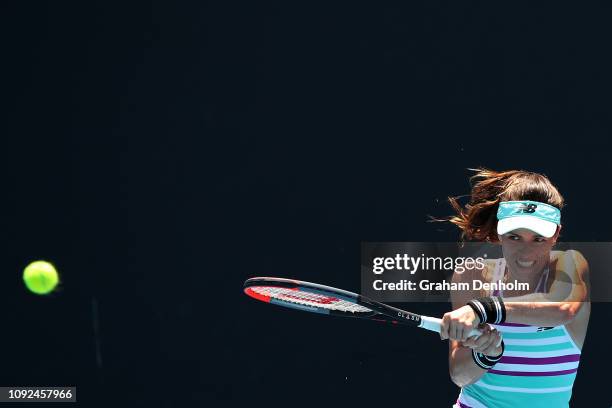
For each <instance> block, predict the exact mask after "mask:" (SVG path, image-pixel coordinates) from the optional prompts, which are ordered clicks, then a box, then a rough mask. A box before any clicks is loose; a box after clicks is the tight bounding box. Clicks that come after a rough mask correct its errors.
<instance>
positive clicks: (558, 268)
mask: <svg viewBox="0 0 612 408" xmlns="http://www.w3.org/2000/svg"><path fill="white" fill-rule="evenodd" d="M550 260H551V265H553V266H554V270H555V272H556V273H557V275H559V274H565V275H568V276H569V277H570V278H572V280H577V279H578V280H585V279H586V275H587V274H588V271H589V263H588V262H587V260H586V258H585V257H584V255H582V253H581V252H580V251H577V250H575V249H569V250H567V251H551V252H550Z"/></svg>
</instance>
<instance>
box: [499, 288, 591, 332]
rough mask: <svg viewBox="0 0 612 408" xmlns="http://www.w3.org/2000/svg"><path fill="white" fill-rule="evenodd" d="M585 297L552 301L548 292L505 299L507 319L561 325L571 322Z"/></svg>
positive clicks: (522, 322)
mask: <svg viewBox="0 0 612 408" xmlns="http://www.w3.org/2000/svg"><path fill="white" fill-rule="evenodd" d="M583 303H584V299H580V300H576V301H563V302H552V301H550V298H549V297H548V296H547V295H546V294H541V293H533V294H530V295H525V296H518V297H512V298H506V299H504V305H505V306H506V321H507V322H510V323H521V324H529V325H533V326H559V325H562V324H567V323H569V322H571V321H572V320H573V319H574V317H576V315H577V314H578V311H579V310H580V308H581V307H582V305H583Z"/></svg>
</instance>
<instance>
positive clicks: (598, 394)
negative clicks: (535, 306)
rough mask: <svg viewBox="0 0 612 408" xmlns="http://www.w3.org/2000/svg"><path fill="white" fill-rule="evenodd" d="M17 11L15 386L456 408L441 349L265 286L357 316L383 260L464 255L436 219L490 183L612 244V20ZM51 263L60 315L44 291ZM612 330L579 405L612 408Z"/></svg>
mask: <svg viewBox="0 0 612 408" xmlns="http://www.w3.org/2000/svg"><path fill="white" fill-rule="evenodd" d="M2 7H3V10H2V12H1V13H0V30H1V35H2V38H3V48H2V62H3V64H2V65H3V69H4V73H3V75H2V80H3V87H2V89H3V92H2V94H3V98H2V101H3V109H2V111H3V112H4V115H3V116H4V118H3V120H2V124H3V132H2V133H3V148H2V149H1V152H2V160H1V162H2V165H3V169H2V174H3V177H2V179H3V191H4V199H3V201H4V211H3V217H1V220H2V221H1V222H2V230H3V232H4V233H3V234H2V235H1V237H2V247H3V248H4V251H3V254H4V256H3V258H2V259H3V261H2V271H3V273H2V287H3V288H4V294H3V296H2V304H3V306H4V307H3V313H2V315H3V318H4V335H3V336H2V345H3V347H2V350H3V351H4V353H3V357H2V370H0V373H1V374H0V383H1V384H2V385H68V384H70V385H72V384H75V385H77V386H78V396H79V400H80V401H81V404H82V405H87V406H108V405H109V404H117V403H118V402H119V401H123V402H124V405H126V406H131V407H139V406H142V407H144V406H147V407H149V406H163V407H171V406H207V407H208V406H223V405H234V404H236V403H239V402H240V403H244V402H249V403H256V404H257V405H264V404H265V405H272V406H274V405H280V403H278V404H276V403H275V402H277V401H283V400H285V399H288V400H290V401H293V404H294V405H299V404H300V403H304V402H306V401H308V400H310V399H312V400H315V399H318V400H319V401H323V402H321V405H331V404H332V403H335V404H339V405H341V406H347V405H349V404H350V405H362V404H365V403H372V404H377V406H378V405H380V406H382V405H383V404H386V405H391V404H395V405H402V406H416V405H419V404H420V405H423V404H424V405H426V406H432V407H446V406H450V405H451V403H452V401H454V399H455V398H456V395H457V393H458V389H457V388H456V387H455V386H454V385H453V384H452V383H451V381H450V379H449V376H448V372H447V362H446V359H447V357H446V353H447V344H446V343H445V342H441V341H439V340H438V339H436V337H435V336H434V335H431V334H427V333H421V332H418V333H417V332H415V331H413V330H410V329H398V328H393V327H386V326H380V325H376V324H368V323H361V322H355V321H350V320H347V321H345V320H337V319H322V318H320V317H319V316H314V315H312V316H311V315H307V314H298V313H297V312H294V311H288V310H274V309H273V308H271V307H269V306H266V305H263V304H258V303H255V302H254V301H253V300H251V299H248V298H247V297H246V296H244V295H243V294H242V291H241V285H242V282H243V281H244V279H246V278H247V277H250V276H254V275H271V276H284V277H295V278H299V279H304V280H310V281H315V282H321V283H325V284H329V285H333V286H339V287H342V288H346V289H348V290H355V291H356V290H358V289H359V248H360V242H362V241H453V240H456V239H457V238H458V233H457V231H455V230H453V229H452V228H451V227H450V226H448V225H441V224H431V223H428V222H427V219H428V218H427V216H428V215H434V216H445V215H448V214H449V212H450V207H449V206H448V205H447V204H446V202H445V198H446V197H447V196H448V195H459V194H466V193H467V192H468V191H469V184H468V182H467V177H468V175H469V172H468V171H467V170H466V168H468V167H476V166H481V165H482V166H488V167H491V168H494V169H514V168H522V169H527V170H531V171H537V172H543V173H545V174H547V175H548V176H549V177H550V178H551V180H552V181H553V182H554V183H556V184H557V185H558V187H559V189H560V190H561V192H562V193H563V194H564V195H565V198H566V200H567V204H568V205H567V208H566V210H565V211H564V214H563V220H564V229H563V237H562V238H563V239H564V240H566V241H610V240H612V236H611V234H610V230H611V224H612V221H611V220H610V217H608V216H607V214H606V205H607V203H609V200H610V198H611V197H610V190H609V178H608V175H609V173H610V170H611V167H612V166H611V164H610V158H609V155H610V146H609V143H608V141H607V140H606V139H607V138H608V137H609V135H610V132H611V130H612V123H611V122H610V114H609V113H610V108H611V107H612V106H611V102H610V90H611V80H610V72H611V68H612V66H611V65H612V64H611V63H610V59H609V52H608V50H609V38H610V34H611V32H610V28H609V26H610V25H609V21H608V20H609V19H608V17H607V16H608V15H609V11H610V10H604V9H600V8H598V7H589V6H581V7H580V8H577V6H576V5H571V6H569V7H568V6H564V5H561V4H558V3H555V4H554V5H549V6H542V7H540V8H535V7H533V8H532V7H530V8H523V7H519V6H516V7H515V6H514V5H513V6H512V7H511V6H505V7H504V6H496V7H492V6H488V5H482V4H476V3H474V4H469V5H462V6H460V5H457V4H446V3H442V2H428V3H427V4H426V5H414V4H404V5H400V4H399V3H372V2H370V3H356V2H332V3H330V2H324V3H313V2H306V3H294V2H278V3H276V4H273V3H266V4H255V3H253V2H244V3H238V2H210V3H208V4H203V3H201V2H153V3H149V2H139V3H134V2H118V3H115V4H111V3H108V2H71V3H67V2H55V3H51V2H49V3H38V4H31V3H23V2H21V3H20V2H13V3H11V4H5V5H3V6H2ZM34 259H47V260H50V261H53V262H55V263H56V265H57V266H58V268H59V269H60V272H61V273H62V281H63V283H62V285H61V288H60V291H58V292H57V293H55V294H53V295H52V296H49V297H36V296H34V295H31V294H29V293H27V292H26V290H25V289H24V287H23V284H22V282H21V281H20V279H21V277H20V271H21V270H22V268H23V267H24V266H25V265H26V264H27V263H28V262H29V261H31V260H34ZM94 299H95V301H96V302H97V304H98V309H99V325H100V339H99V340H100V350H101V354H102V364H101V365H100V364H98V363H96V354H95V343H94V329H93V311H92V302H93V301H94ZM411 307H412V308H413V309H415V311H417V312H422V313H427V314H431V315H441V314H442V313H444V312H445V311H447V310H448V307H449V305H445V304H438V305H418V304H417V305H412V306H411ZM610 311H611V308H610V306H609V305H607V304H596V305H594V307H593V312H592V320H591V324H590V328H589V336H588V338H587V341H586V344H585V346H584V350H583V359H582V363H581V368H580V371H579V375H578V378H577V380H576V385H575V387H574V395H575V396H574V399H573V401H574V405H573V406H577V407H598V406H605V407H608V406H610V404H611V403H612V401H611V400H610V397H609V393H608V392H607V390H606V389H605V386H606V385H608V383H609V381H608V380H606V379H605V375H606V369H607V368H608V366H609V364H610V358H609V357H607V356H608V354H609V348H608V347H607V343H608V338H609V337H608V334H609V326H608V324H607V320H608V319H607V318H606V315H607V314H609V313H610ZM425 391H427V393H428V394H431V395H429V396H427V397H424V396H423V394H424V393H425ZM425 401H428V402H425Z"/></svg>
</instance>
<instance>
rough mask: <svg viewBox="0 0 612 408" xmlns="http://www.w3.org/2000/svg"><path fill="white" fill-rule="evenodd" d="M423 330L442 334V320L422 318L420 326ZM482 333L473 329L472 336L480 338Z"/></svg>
mask: <svg viewBox="0 0 612 408" xmlns="http://www.w3.org/2000/svg"><path fill="white" fill-rule="evenodd" d="M419 327H420V328H421V329H425V330H431V331H433V332H436V333H440V328H441V327H442V319H438V318H437V317H429V316H421V324H419ZM481 334H482V332H481V331H480V330H478V329H472V331H471V332H470V335H469V336H468V337H472V336H476V337H478V336H480V335H481Z"/></svg>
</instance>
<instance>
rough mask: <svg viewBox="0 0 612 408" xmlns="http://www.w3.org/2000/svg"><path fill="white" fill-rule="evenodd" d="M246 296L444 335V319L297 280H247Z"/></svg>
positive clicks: (292, 306)
mask: <svg viewBox="0 0 612 408" xmlns="http://www.w3.org/2000/svg"><path fill="white" fill-rule="evenodd" d="M244 293H246V294H247V295H249V296H250V297H252V298H254V299H257V300H261V301H262V302H266V303H272V304H274V305H279V306H284V307H289V308H292V309H298V310H303V311H306V312H313V313H320V314H324V315H329V316H344V317H357V318H362V319H369V320H377V321H385V322H389V323H394V324H404V325H408V326H413V327H420V328H421V329H425V330H430V331H434V332H436V333H440V327H441V322H442V320H441V319H438V318H435V317H429V316H423V315H418V314H416V313H411V312H407V311H405V310H402V309H398V308H396V307H393V306H389V305H385V304H384V303H379V302H376V301H374V300H371V299H368V298H367V297H365V296H362V295H358V294H356V293H352V292H348V291H346V290H342V289H336V288H332V287H330V286H324V285H318V284H316V283H310V282H303V281H298V280H293V279H283V278H270V277H257V278H251V279H247V281H246V282H244ZM480 334H482V332H481V331H480V330H477V329H473V330H472V331H471V332H470V337H471V336H479V335H480Z"/></svg>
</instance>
